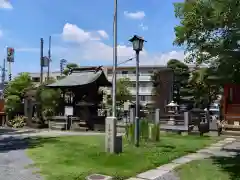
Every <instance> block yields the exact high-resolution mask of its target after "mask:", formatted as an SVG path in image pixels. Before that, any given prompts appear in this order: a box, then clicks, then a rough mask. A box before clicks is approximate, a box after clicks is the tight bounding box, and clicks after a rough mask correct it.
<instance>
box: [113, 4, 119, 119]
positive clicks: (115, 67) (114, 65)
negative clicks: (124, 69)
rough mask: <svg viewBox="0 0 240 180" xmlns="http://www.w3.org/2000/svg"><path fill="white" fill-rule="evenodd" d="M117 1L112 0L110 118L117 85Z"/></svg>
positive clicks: (114, 104)
mask: <svg viewBox="0 0 240 180" xmlns="http://www.w3.org/2000/svg"><path fill="white" fill-rule="evenodd" d="M117 5H118V2H117V0H114V21H113V82H112V85H113V86H112V117H116V84H117V77H116V75H117V73H116V69H117Z"/></svg>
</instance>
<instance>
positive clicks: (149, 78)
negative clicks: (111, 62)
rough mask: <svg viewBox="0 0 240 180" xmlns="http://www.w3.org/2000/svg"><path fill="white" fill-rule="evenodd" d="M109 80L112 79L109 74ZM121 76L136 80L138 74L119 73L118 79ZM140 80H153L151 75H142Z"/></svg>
mask: <svg viewBox="0 0 240 180" xmlns="http://www.w3.org/2000/svg"><path fill="white" fill-rule="evenodd" d="M107 77H108V80H109V81H112V76H111V75H108V76H107ZM120 78H129V79H130V81H133V82H135V81H136V75H135V74H117V79H120ZM139 81H151V75H140V76H139Z"/></svg>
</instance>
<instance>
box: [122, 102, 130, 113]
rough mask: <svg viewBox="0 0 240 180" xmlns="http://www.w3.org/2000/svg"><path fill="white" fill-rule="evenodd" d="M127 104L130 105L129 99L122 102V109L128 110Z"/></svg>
mask: <svg viewBox="0 0 240 180" xmlns="http://www.w3.org/2000/svg"><path fill="white" fill-rule="evenodd" d="M129 106H130V102H129V101H127V102H124V104H123V109H124V111H128V110H129Z"/></svg>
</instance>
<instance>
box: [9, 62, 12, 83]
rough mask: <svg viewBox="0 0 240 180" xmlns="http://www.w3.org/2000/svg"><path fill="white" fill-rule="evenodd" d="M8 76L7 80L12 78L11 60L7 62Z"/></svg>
mask: <svg viewBox="0 0 240 180" xmlns="http://www.w3.org/2000/svg"><path fill="white" fill-rule="evenodd" d="M8 77H9V81H11V80H12V68H11V62H10V61H9V62H8Z"/></svg>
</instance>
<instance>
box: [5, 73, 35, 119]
mask: <svg viewBox="0 0 240 180" xmlns="http://www.w3.org/2000/svg"><path fill="white" fill-rule="evenodd" d="M32 87H33V84H32V80H31V77H30V76H29V74H28V73H21V74H20V75H19V76H17V77H15V78H14V79H13V80H12V81H10V82H9V83H8V85H7V86H6V88H5V90H4V98H5V105H4V107H5V111H6V112H7V113H8V114H9V116H11V117H12V116H13V115H15V113H18V112H19V111H21V107H22V101H23V99H24V94H25V92H26V91H27V89H29V88H32Z"/></svg>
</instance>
